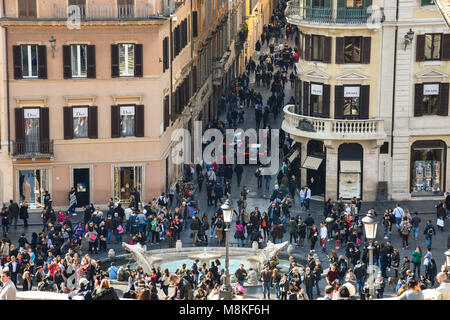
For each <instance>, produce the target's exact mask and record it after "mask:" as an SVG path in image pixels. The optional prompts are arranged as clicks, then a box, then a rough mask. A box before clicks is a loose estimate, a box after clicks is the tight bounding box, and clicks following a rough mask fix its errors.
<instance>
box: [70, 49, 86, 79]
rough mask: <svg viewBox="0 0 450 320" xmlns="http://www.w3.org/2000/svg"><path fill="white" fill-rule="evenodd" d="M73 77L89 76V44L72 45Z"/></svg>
mask: <svg viewBox="0 0 450 320" xmlns="http://www.w3.org/2000/svg"><path fill="white" fill-rule="evenodd" d="M70 52H71V68H72V78H86V77H87V45H85V44H73V45H71V46H70Z"/></svg>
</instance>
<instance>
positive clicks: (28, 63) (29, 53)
mask: <svg viewBox="0 0 450 320" xmlns="http://www.w3.org/2000/svg"><path fill="white" fill-rule="evenodd" d="M21 54H22V76H23V78H37V77H38V46H37V45H34V44H27V45H21Z"/></svg>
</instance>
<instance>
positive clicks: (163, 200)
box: [157, 192, 167, 207]
mask: <svg viewBox="0 0 450 320" xmlns="http://www.w3.org/2000/svg"><path fill="white" fill-rule="evenodd" d="M157 201H158V205H159V206H160V207H167V199H166V197H165V193H164V192H163V193H161V195H160V196H159V197H158V200H157Z"/></svg>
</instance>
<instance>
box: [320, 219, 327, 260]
mask: <svg viewBox="0 0 450 320" xmlns="http://www.w3.org/2000/svg"><path fill="white" fill-rule="evenodd" d="M319 232H320V246H321V247H322V251H323V252H324V253H326V252H327V249H326V247H327V237H328V229H327V227H325V225H324V224H323V223H321V224H320V231H319Z"/></svg>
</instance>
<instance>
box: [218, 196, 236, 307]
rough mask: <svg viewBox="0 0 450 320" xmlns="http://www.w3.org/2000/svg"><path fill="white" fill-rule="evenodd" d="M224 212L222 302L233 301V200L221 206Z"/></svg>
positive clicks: (220, 297) (220, 296) (228, 200)
mask: <svg viewBox="0 0 450 320" xmlns="http://www.w3.org/2000/svg"><path fill="white" fill-rule="evenodd" d="M221 208H222V211H223V221H224V222H225V226H226V229H225V245H226V247H225V284H224V285H223V286H222V290H221V291H220V295H219V299H220V300H232V298H233V294H232V289H231V283H230V256H229V249H230V247H229V243H228V241H229V233H230V224H231V219H232V215H233V207H232V205H231V200H230V199H227V200H226V201H225V203H224V204H223V205H222V206H221Z"/></svg>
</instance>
